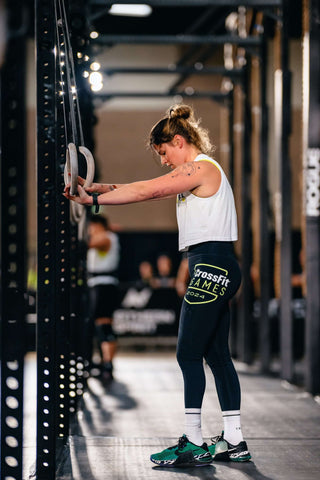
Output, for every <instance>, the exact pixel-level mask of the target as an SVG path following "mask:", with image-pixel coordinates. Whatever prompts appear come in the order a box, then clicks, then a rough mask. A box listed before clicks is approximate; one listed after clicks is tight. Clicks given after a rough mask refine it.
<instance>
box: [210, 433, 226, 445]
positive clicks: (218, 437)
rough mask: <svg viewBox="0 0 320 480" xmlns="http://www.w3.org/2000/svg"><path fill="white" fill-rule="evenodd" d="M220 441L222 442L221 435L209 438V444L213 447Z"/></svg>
mask: <svg viewBox="0 0 320 480" xmlns="http://www.w3.org/2000/svg"><path fill="white" fill-rule="evenodd" d="M220 440H223V436H222V435H217V436H216V437H211V442H212V443H213V444H214V445H215V444H216V443H218V442H220Z"/></svg>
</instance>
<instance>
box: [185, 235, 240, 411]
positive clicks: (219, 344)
mask: <svg viewBox="0 0 320 480" xmlns="http://www.w3.org/2000/svg"><path fill="white" fill-rule="evenodd" d="M188 261H189V271H190V276H191V280H190V283H189V286H188V290H187V292H186V295H185V297H184V300H183V304H182V309H181V315H180V325H179V335H178V345H177V359H178V363H179V365H180V368H181V370H182V373H183V378H184V398H185V407H186V408H201V405H202V399H203V395H204V391H205V373H204V368H203V359H205V360H206V361H207V363H208V365H209V366H210V368H211V370H212V373H213V375H214V378H215V383H216V388H217V393H218V397H219V402H220V406H221V410H222V411H227V410H240V396H241V394H240V384H239V379H238V375H237V372H236V371H235V368H234V365H233V363H232V360H231V356H230V352H229V345H228V337H229V326H230V313H229V300H230V298H232V297H233V296H234V294H235V293H236V291H237V290H238V288H239V285H240V282H241V273H240V269H239V266H238V263H237V261H236V259H235V256H234V254H233V245H232V243H231V242H205V243H201V244H198V245H196V246H194V247H191V248H190V249H189V252H188Z"/></svg>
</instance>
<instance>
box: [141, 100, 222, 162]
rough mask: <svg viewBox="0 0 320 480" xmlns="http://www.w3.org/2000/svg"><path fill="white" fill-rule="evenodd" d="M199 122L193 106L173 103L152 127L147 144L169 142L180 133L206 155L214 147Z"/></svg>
mask: <svg viewBox="0 0 320 480" xmlns="http://www.w3.org/2000/svg"><path fill="white" fill-rule="evenodd" d="M200 122H201V120H200V119H198V120H196V119H195V116H194V111H193V108H192V107H190V106H189V105H180V104H178V105H173V106H172V107H170V108H169V110H168V111H167V112H166V115H165V117H163V118H162V119H161V120H159V122H158V123H156V124H155V125H154V126H153V127H152V129H151V132H150V135H149V146H151V147H152V146H153V145H161V144H162V143H169V142H171V141H172V140H173V138H174V136H175V135H181V136H182V137H184V138H185V139H186V141H187V142H188V143H190V144H191V145H194V146H195V147H197V148H198V150H200V151H201V152H202V153H205V154H207V155H208V154H209V153H210V152H212V151H213V150H214V147H213V145H212V144H211V142H210V138H209V134H208V131H207V130H206V129H204V128H202V127H200Z"/></svg>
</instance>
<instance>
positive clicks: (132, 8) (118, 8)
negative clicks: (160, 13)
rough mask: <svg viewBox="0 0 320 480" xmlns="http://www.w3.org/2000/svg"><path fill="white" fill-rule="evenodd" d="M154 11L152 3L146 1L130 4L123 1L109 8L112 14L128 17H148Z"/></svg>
mask: <svg viewBox="0 0 320 480" xmlns="http://www.w3.org/2000/svg"><path fill="white" fill-rule="evenodd" d="M151 12H152V8H151V7H150V5H145V4H144V3H135V4H128V3H122V4H120V5H119V4H117V5H112V7H111V8H110V10H109V13H110V14H111V15H122V16H127V17H148V16H149V15H150V14H151Z"/></svg>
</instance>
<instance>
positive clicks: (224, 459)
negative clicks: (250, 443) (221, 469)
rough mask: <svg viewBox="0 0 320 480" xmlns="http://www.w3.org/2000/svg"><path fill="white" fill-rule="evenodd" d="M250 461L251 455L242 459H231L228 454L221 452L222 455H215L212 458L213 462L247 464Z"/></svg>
mask: <svg viewBox="0 0 320 480" xmlns="http://www.w3.org/2000/svg"><path fill="white" fill-rule="evenodd" d="M250 459H251V455H250V454H249V455H245V456H243V457H234V458H232V457H231V456H230V455H229V453H228V452H227V451H226V452H222V453H217V454H216V455H215V456H214V457H213V460H214V461H215V462H248V461H249V460H250Z"/></svg>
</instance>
